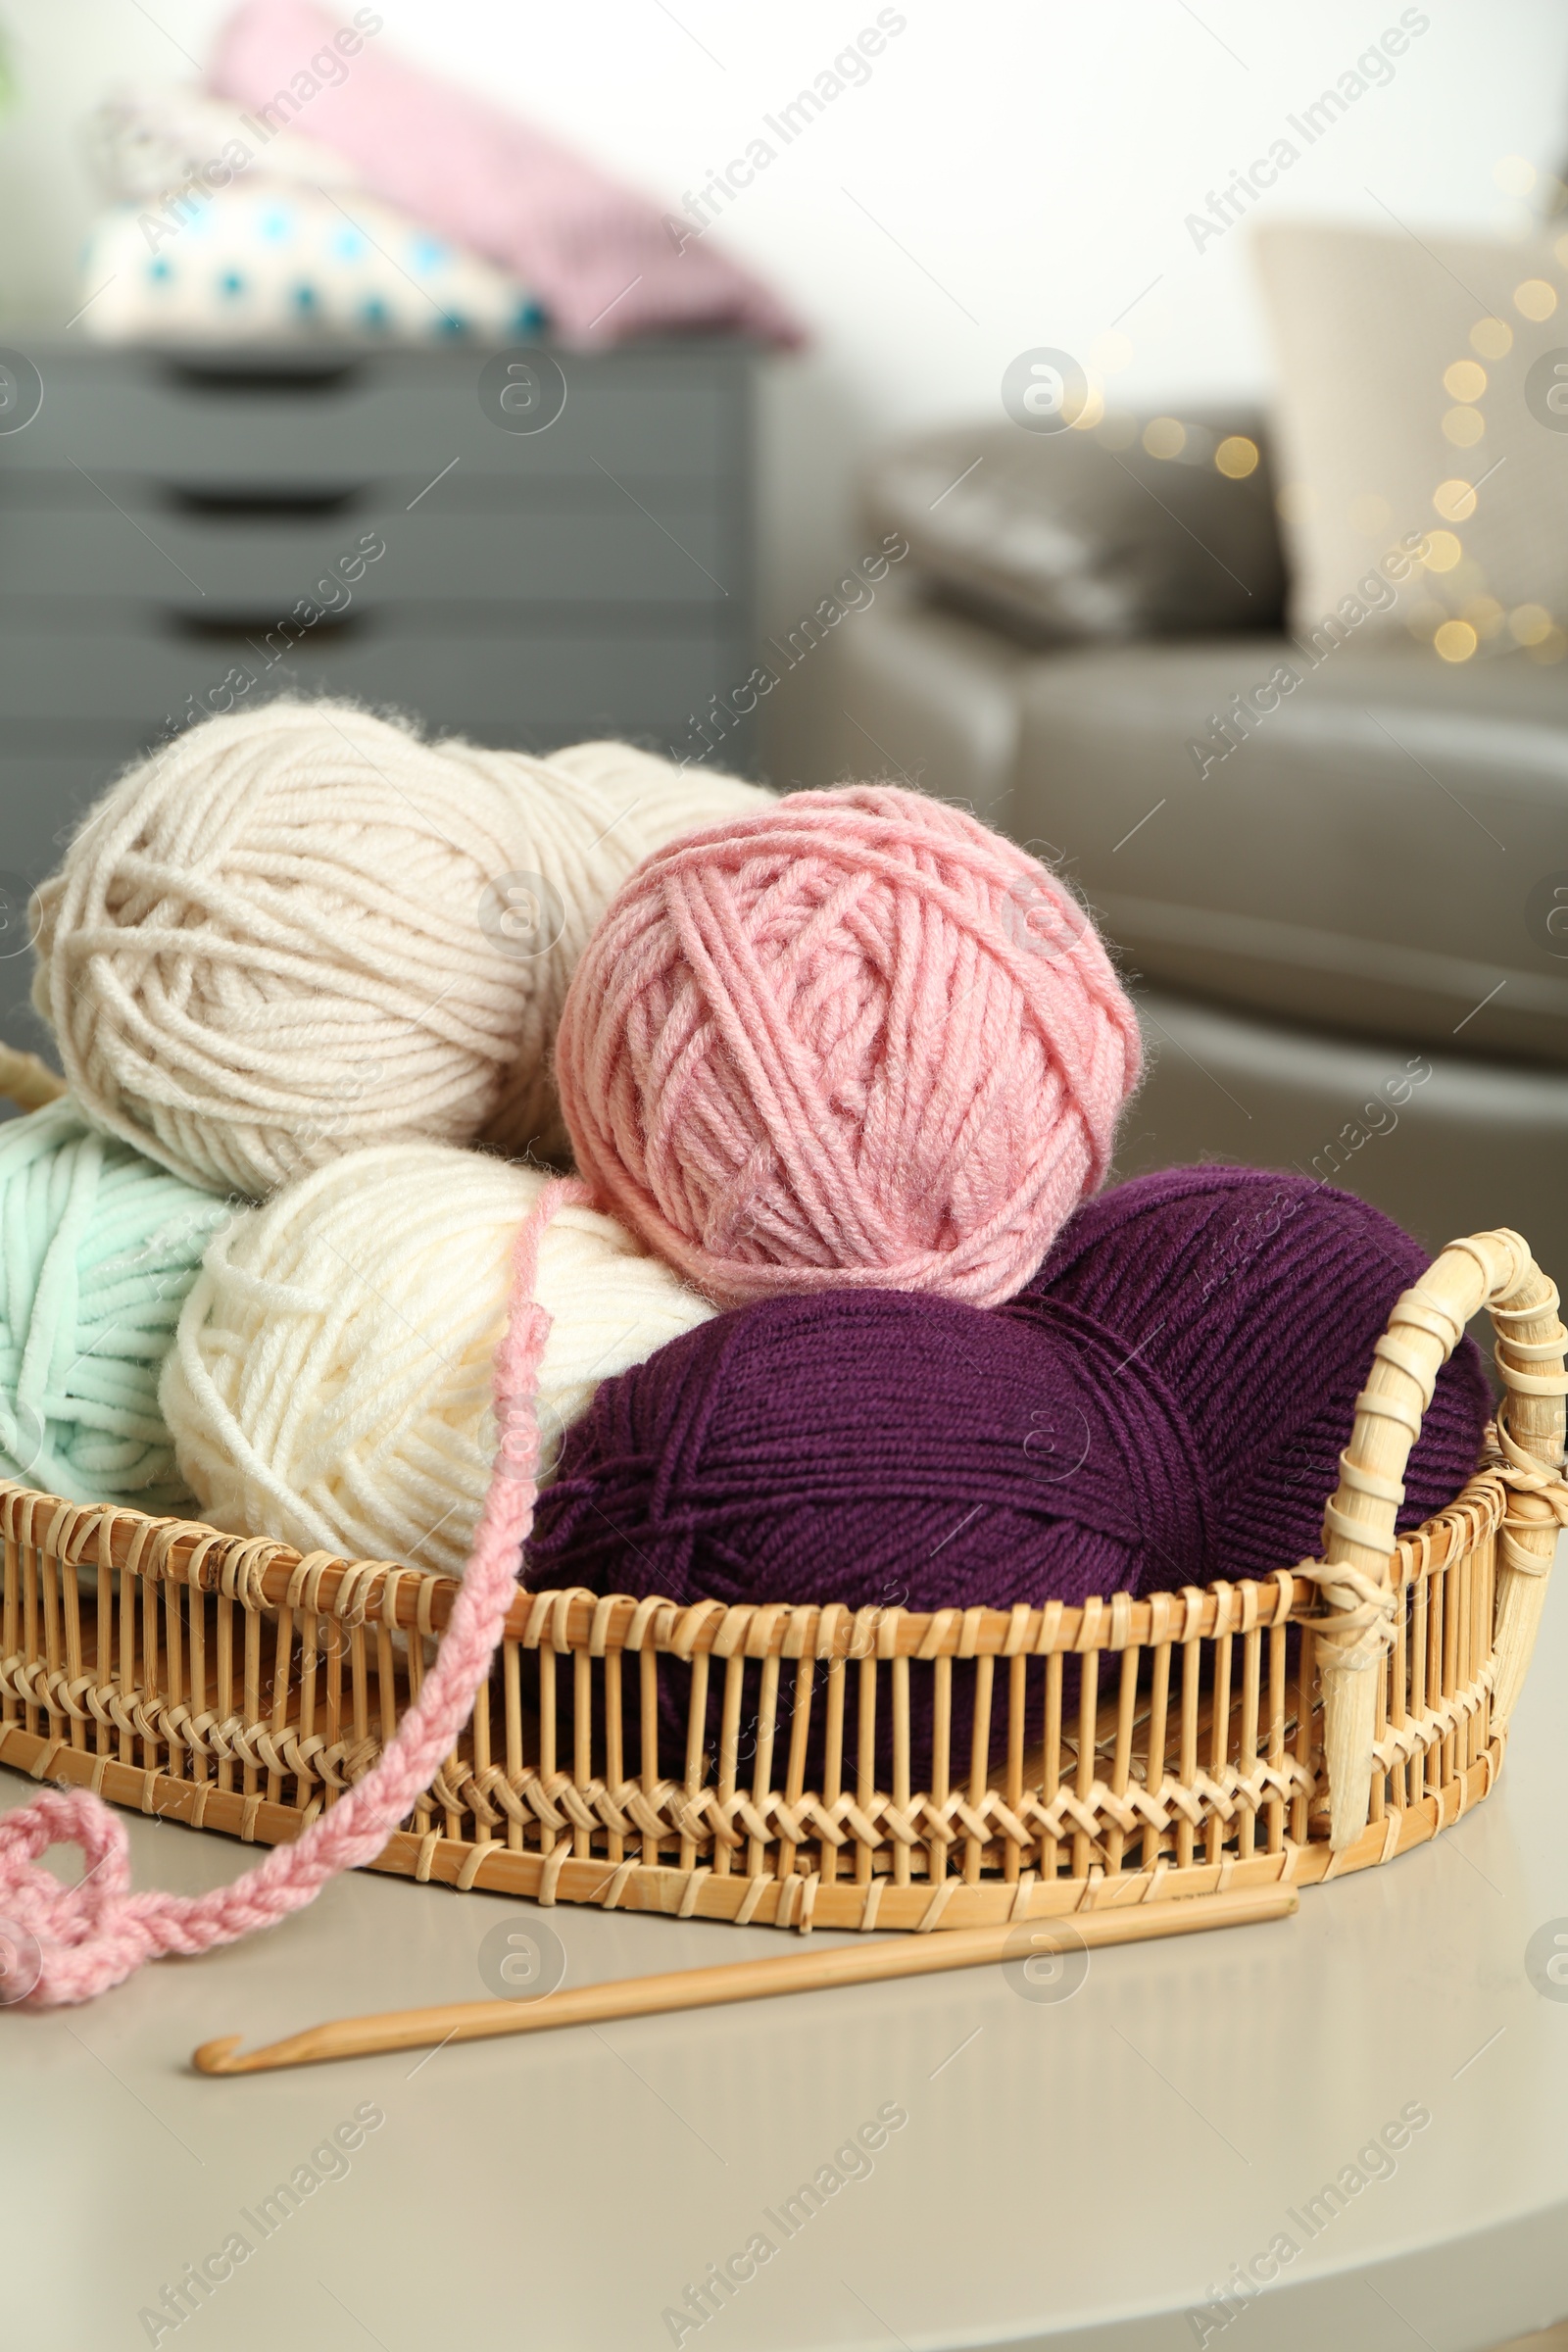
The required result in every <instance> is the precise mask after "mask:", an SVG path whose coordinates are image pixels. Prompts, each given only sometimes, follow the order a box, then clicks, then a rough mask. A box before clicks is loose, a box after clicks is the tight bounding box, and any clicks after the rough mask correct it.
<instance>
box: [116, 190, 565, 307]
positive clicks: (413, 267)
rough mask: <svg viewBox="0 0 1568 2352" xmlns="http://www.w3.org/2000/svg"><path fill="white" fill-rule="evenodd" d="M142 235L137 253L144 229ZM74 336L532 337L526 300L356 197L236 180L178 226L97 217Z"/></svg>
mask: <svg viewBox="0 0 1568 2352" xmlns="http://www.w3.org/2000/svg"><path fill="white" fill-rule="evenodd" d="M146 221H153V224H154V239H155V241H154V243H153V245H152V249H151V250H149V237H148V233H147V229H146V226H145V222H146ZM82 283H83V286H84V287H85V288H86V289H87V290H88V291H89V294H90V295H91V294H94V293H95V294H96V299H95V300H90V301H89V306H88V308H87V310H86V311H85V313H84V314H83V318H82V329H83V332H84V333H87V334H90V335H92V336H94V337H96V338H97V340H99V341H100V342H111V343H115V342H137V343H155V342H174V343H197V342H222V343H232V342H240V341H244V342H250V341H256V340H261V341H273V340H276V339H277V338H278V337H286V336H290V335H298V334H302V333H304V334H310V335H315V334H322V333H324V334H327V335H338V336H359V335H372V336H375V337H378V338H379V337H385V338H386V339H387V340H389V341H395V342H405V343H428V342H431V341H437V342H444V341H448V340H450V339H451V338H453V337H454V336H460V335H466V336H472V337H474V338H476V339H477V340H479V341H483V342H505V341H506V340H507V339H508V337H510V336H514V335H517V336H528V335H533V334H536V333H537V332H538V330H539V327H540V325H541V324H542V315H541V313H540V311H539V309H538V307H537V305H536V304H535V303H534V302H533V301H532V299H531V298H530V297H529V295H528V294H527V292H526V291H525V290H524V289H523V288H522V287H521V286H519V285H517V284H516V283H515V280H514V279H512V278H510V277H508V276H506V275H505V274H504V273H503V272H502V271H501V270H496V269H493V268H492V267H491V265H490V264H489V263H488V262H485V261H481V260H479V259H478V257H477V256H476V255H474V254H470V253H464V252H462V251H460V250H459V249H458V248H457V247H455V246H452V245H449V244H447V243H446V242H445V241H444V239H442V238H440V237H435V236H432V235H431V234H430V232H429V231H428V230H427V229H424V228H421V227H420V226H419V225H418V223H417V221H410V220H408V219H406V218H405V217H404V216H403V215H402V214H400V213H395V212H394V211H393V210H392V209H391V207H390V206H388V205H384V204H378V203H377V202H376V201H375V199H374V198H373V197H370V196H366V195H364V194H362V193H360V192H359V191H357V190H351V191H349V192H348V195H347V199H346V205H345V204H340V203H339V202H338V201H337V200H336V199H335V198H333V197H332V196H329V195H327V194H326V193H325V192H324V191H323V192H318V191H317V190H316V189H314V188H308V187H303V186H292V185H284V184H282V183H280V182H278V183H274V182H271V181H268V180H250V179H246V180H243V181H236V182H235V184H234V185H232V186H230V187H226V188H221V189H220V190H219V191H218V193H217V194H216V195H214V196H212V197H210V198H209V199H208V200H207V201H206V202H205V203H204V204H201V205H199V206H194V207H192V208H191V210H190V213H189V217H188V218H187V219H186V220H185V221H183V222H180V221H177V219H176V221H175V222H174V224H173V225H172V226H171V225H170V224H169V223H168V222H166V221H161V220H157V219H155V217H154V216H153V215H151V214H145V215H144V214H143V213H142V212H141V211H140V210H139V209H138V207H137V206H136V205H135V204H122V205H116V206H114V207H113V208H112V209H111V210H110V211H108V212H106V213H103V214H101V215H100V217H99V219H98V221H97V222H96V224H95V226H94V228H93V230H92V233H91V235H90V236H89V238H88V241H87V250H86V254H85V256H84V258H83V261H82Z"/></svg>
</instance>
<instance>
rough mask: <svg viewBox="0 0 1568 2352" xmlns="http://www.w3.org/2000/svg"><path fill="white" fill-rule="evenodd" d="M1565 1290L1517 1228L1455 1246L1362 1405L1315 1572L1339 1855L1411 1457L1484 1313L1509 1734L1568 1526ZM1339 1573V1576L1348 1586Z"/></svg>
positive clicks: (1352, 1810) (1364, 1761)
mask: <svg viewBox="0 0 1568 2352" xmlns="http://www.w3.org/2000/svg"><path fill="white" fill-rule="evenodd" d="M1558 1303H1559V1300H1558V1296H1557V1286H1556V1284H1555V1283H1553V1282H1551V1281H1549V1280H1548V1279H1547V1277H1546V1276H1545V1275H1544V1274H1543V1273H1542V1271H1541V1269H1540V1267H1539V1266H1538V1265H1537V1264H1536V1262H1535V1259H1534V1258H1533V1257H1532V1256H1531V1254H1530V1250H1529V1246H1528V1244H1527V1243H1525V1242H1524V1241H1523V1240H1522V1239H1521V1237H1520V1236H1519V1235H1518V1234H1517V1233H1513V1232H1511V1231H1509V1230H1508V1229H1506V1228H1502V1229H1499V1230H1498V1231H1497V1232H1495V1233H1478V1234H1473V1235H1472V1236H1471V1237H1470V1238H1469V1240H1467V1241H1457V1242H1450V1243H1449V1244H1448V1247H1447V1248H1446V1250H1444V1252H1443V1254H1442V1255H1441V1257H1438V1258H1436V1259H1435V1260H1434V1261H1433V1263H1432V1265H1431V1266H1430V1267H1429V1268H1428V1270H1427V1272H1426V1273H1425V1274H1423V1276H1422V1277H1421V1280H1420V1281H1419V1282H1418V1283H1416V1284H1414V1285H1413V1286H1412V1288H1411V1289H1409V1290H1407V1291H1405V1292H1404V1293H1403V1294H1402V1295H1401V1297H1400V1298H1399V1299H1397V1300H1396V1302H1395V1305H1394V1310H1393V1312H1392V1314H1391V1315H1390V1317H1389V1327H1388V1330H1387V1331H1386V1332H1385V1333H1384V1335H1383V1337H1382V1338H1381V1339H1380V1340H1379V1341H1378V1344H1377V1347H1376V1348H1375V1349H1374V1351H1373V1363H1372V1369H1371V1372H1370V1374H1369V1375H1368V1378H1367V1384H1366V1387H1365V1388H1364V1389H1363V1390H1362V1392H1361V1394H1360V1396H1359V1397H1357V1398H1356V1404H1355V1427H1354V1429H1353V1430H1352V1432H1351V1435H1350V1443H1349V1445H1348V1446H1347V1447H1346V1449H1345V1451H1344V1452H1343V1453H1342V1454H1341V1456H1340V1483H1339V1485H1338V1487H1337V1488H1336V1489H1335V1491H1334V1494H1333V1496H1332V1497H1331V1499H1330V1501H1329V1503H1328V1505H1327V1507H1326V1509H1325V1510H1324V1513H1323V1559H1324V1565H1323V1567H1322V1568H1321V1569H1319V1571H1318V1582H1319V1584H1320V1585H1321V1588H1322V1593H1323V1598H1324V1601H1325V1603H1326V1604H1327V1608H1328V1612H1329V1614H1328V1615H1327V1617H1326V1618H1325V1619H1324V1620H1323V1622H1322V1623H1321V1624H1320V1625H1319V1626H1318V1629H1317V1632H1318V1640H1319V1642H1320V1643H1321V1645H1322V1646H1321V1648H1320V1651H1319V1663H1320V1666H1321V1669H1322V1675H1323V1745H1324V1761H1325V1764H1326V1767H1327V1771H1328V1783H1329V1843H1330V1845H1331V1847H1332V1848H1333V1850H1334V1851H1335V1852H1340V1851H1342V1850H1343V1849H1344V1848H1345V1847H1346V1846H1348V1845H1353V1844H1354V1842H1355V1840H1356V1838H1358V1837H1359V1836H1360V1835H1361V1832H1362V1831H1363V1830H1364V1829H1365V1827H1366V1824H1367V1817H1368V1814H1369V1812H1370V1810H1371V1794H1372V1765H1373V1755H1372V1747H1373V1740H1374V1738H1375V1736H1376V1722H1377V1696H1378V1688H1379V1679H1380V1678H1379V1675H1378V1673H1377V1672H1376V1671H1370V1670H1373V1669H1376V1668H1378V1667H1380V1666H1381V1663H1382V1659H1383V1654H1384V1652H1385V1650H1386V1649H1387V1648H1388V1646H1389V1643H1390V1642H1391V1641H1392V1639H1393V1633H1394V1614H1395V1610H1396V1607H1397V1599H1396V1595H1395V1593H1394V1591H1393V1589H1392V1585H1391V1582H1390V1574H1389V1570H1390V1562H1391V1560H1392V1559H1393V1556H1394V1553H1395V1551H1396V1549H1397V1542H1396V1537H1395V1521H1396V1518H1397V1513H1398V1508H1399V1505H1400V1503H1401V1502H1402V1501H1403V1500H1404V1487H1403V1483H1402V1481H1403V1478H1404V1470H1405V1464H1406V1463H1407V1461H1408V1460H1409V1457H1410V1448H1411V1446H1413V1445H1414V1444H1415V1441H1416V1440H1417V1438H1418V1437H1419V1436H1420V1434H1421V1416H1422V1414H1423V1413H1424V1412H1425V1411H1426V1408H1427V1406H1428V1405H1429V1404H1430V1403H1431V1401H1432V1391H1433V1386H1434V1383H1435V1382H1436V1380H1437V1376H1438V1373H1439V1372H1440V1370H1441V1369H1442V1367H1443V1365H1444V1364H1445V1363H1446V1361H1447V1359H1448V1357H1449V1356H1450V1355H1451V1354H1452V1352H1453V1350H1454V1348H1456V1347H1457V1346H1458V1344H1459V1340H1460V1338H1461V1336H1462V1334H1463V1331H1464V1327H1465V1325H1466V1324H1467V1323H1468V1322H1469V1320H1470V1318H1471V1316H1472V1315H1473V1314H1475V1313H1477V1312H1478V1310H1479V1309H1480V1308H1481V1307H1483V1306H1486V1307H1490V1309H1491V1310H1492V1320H1493V1327H1494V1329H1495V1332H1496V1334H1497V1345H1496V1348H1495V1360H1496V1365H1497V1370H1498V1373H1499V1374H1500V1376H1501V1379H1502V1383H1503V1386H1504V1388H1505V1390H1506V1392H1507V1394H1506V1396H1505V1397H1504V1398H1503V1401H1502V1403H1501V1404H1500V1405H1499V1406H1498V1408H1497V1424H1496V1426H1497V1441H1498V1445H1499V1447H1500V1449H1501V1452H1502V1455H1503V1461H1502V1465H1501V1469H1500V1473H1499V1475H1500V1476H1501V1477H1502V1478H1503V1479H1504V1480H1505V1481H1506V1483H1507V1485H1508V1486H1509V1487H1510V1488H1511V1489H1512V1490H1513V1492H1512V1495H1511V1498H1510V1507H1509V1510H1508V1513H1507V1515H1506V1517H1505V1518H1504V1520H1503V1524H1502V1528H1501V1530H1500V1552H1501V1556H1500V1559H1499V1561H1498V1573H1497V1604H1496V1612H1495V1624H1494V1651H1495V1661H1496V1663H1495V1681H1494V1695H1493V1717H1494V1721H1495V1723H1497V1724H1498V1725H1499V1726H1500V1725H1501V1724H1503V1723H1505V1722H1506V1721H1507V1718H1508V1715H1509V1713H1510V1712H1511V1710H1512V1707H1513V1704H1514V1701H1515V1699H1516V1698H1517V1697H1518V1694H1519V1689H1520V1685H1521V1684H1522V1683H1523V1681H1524V1676H1525V1670H1526V1668H1527V1667H1528V1665H1529V1663H1530V1653H1531V1650H1532V1648H1533V1647H1534V1644H1535V1638H1536V1631H1537V1628H1538V1626H1539V1624H1540V1621H1541V1611H1542V1607H1543V1604H1544V1599H1545V1590H1546V1584H1545V1580H1546V1576H1547V1573H1548V1571H1549V1569H1550V1567H1551V1561H1552V1556H1553V1553H1554V1551H1555V1549H1556V1541H1557V1530H1558V1528H1559V1527H1563V1526H1568V1485H1565V1484H1564V1483H1563V1479H1562V1476H1561V1471H1562V1464H1563V1435H1564V1415H1565V1403H1564V1400H1565V1398H1568V1377H1565V1374H1564V1350H1565V1348H1568V1332H1565V1331H1564V1329H1563V1326H1562V1324H1561V1322H1560V1321H1559V1320H1558V1316H1557V1308H1558ZM1336 1570H1338V1571H1339V1572H1340V1573H1338V1574H1336V1573H1335V1571H1336Z"/></svg>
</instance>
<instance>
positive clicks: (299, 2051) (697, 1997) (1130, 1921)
mask: <svg viewBox="0 0 1568 2352" xmlns="http://www.w3.org/2000/svg"><path fill="white" fill-rule="evenodd" d="M1296 1905H1297V1894H1296V1888H1295V1887H1291V1886H1274V1887H1239V1888H1233V1889H1231V1890H1230V1891H1228V1892H1227V1893H1224V1894H1205V1895H1195V1896H1190V1897H1188V1898H1186V1899H1185V1900H1182V1901H1179V1902H1154V1903H1124V1904H1121V1905H1119V1906H1117V1907H1116V1908H1113V1909H1111V1908H1107V1909H1105V1910H1103V1911H1072V1912H1065V1913H1063V1914H1061V1915H1060V1916H1059V1917H1056V1918H1054V1919H1035V1920H1029V1921H1025V1922H1019V1921H1009V1922H1008V1924H1007V1925H1006V1926H1005V1927H1000V1928H955V1929H951V1930H948V1931H942V1930H938V1931H936V1932H934V1933H933V1934H931V1935H929V1936H912V1935H904V1936H878V1937H877V1938H876V1939H875V1941H871V1940H870V1939H867V1941H865V1942H864V1943H845V1944H832V1945H827V1944H824V1945H820V1946H818V1948H817V1949H816V1950H815V1951H809V1952H791V1953H786V1954H784V1955H782V1956H781V1957H780V1958H779V1959H776V1960H731V1961H726V1962H723V1963H722V1964H721V1965H720V1966H719V1967H717V1968H688V1969H681V1970H678V1971H677V1972H676V1973H675V1974H673V1975H670V1976H662V1977H628V1978H623V1979H621V1980H620V1981H619V1982H616V1983H613V1984H609V1985H577V1986H574V1987H573V1988H572V1989H571V1990H570V1991H568V1992H553V1993H549V1994H547V1995H546V1997H545V1998H544V1999H543V2000H538V2001H450V2002H448V2003H446V2004H445V2006H444V2007H440V2008H435V2009H389V2010H386V2011H384V2012H383V2013H382V2014H381V2015H380V2016H378V2017H340V2018H334V2019H333V2020H332V2021H331V2023H330V2024H328V2025H324V2026H310V2027H307V2029H306V2031H305V2032H304V2033H303V2034H289V2035H288V2036H287V2037H286V2039H284V2040H282V2041H272V2042H269V2043H268V2044H267V2046H266V2047H265V2048H264V2049H260V2050H252V2051H251V2052H250V2053H249V2055H248V2056H246V2057H243V2058H242V2057H239V2056H237V2055H236V2053H237V2051H238V2049H239V2045H240V2043H241V2042H242V2041H243V2039H244V2035H243V2034H224V2035H223V2036H222V2037H221V2039H219V2040H217V2041H204V2042H203V2043H202V2046H201V2048H200V2049H199V2050H196V2051H194V2052H193V2053H192V2060H191V2063H192V2064H193V2065H194V2066H195V2068H196V2069H197V2071H198V2073H200V2074H204V2075H259V2074H266V2073H270V2071H271V2069H272V2068H274V2067H279V2066H318V2065H319V2064H321V2063H322V2062H323V2061H324V2060H326V2059H329V2058H369V2057H374V2056H376V2055H378V2054H379V2053H380V2052H382V2051H386V2050H419V2049H424V2048H426V2047H428V2046H430V2045H440V2044H444V2043H446V2042H449V2041H483V2040H485V2039H486V2038H487V2037H488V2036H490V2035H492V2034H547V2033H549V2032H551V2031H552V2030H553V2029H554V2028H555V2027H558V2026H600V2025H607V2024H609V2023H610V2022H611V2021H612V2020H613V2019H616V2018H622V2017H655V2016H658V2015H661V2014H662V2013H665V2012H668V2011H670V2010H675V2009H706V2008H713V2007H716V2006H717V2005H718V2004H719V2003H721V2002H725V2001H758V2000H766V1999H770V1998H771V1997H772V1996H773V1995H775V1994H778V1993H786V1992H820V1991H823V1990H825V1989H826V1988H827V1987H828V1986H830V1985H872V1984H876V1983H879V1982H880V1981H881V1980H882V1979H884V1978H887V1977H921V1976H930V1975H934V1974H935V1973H936V1972H938V1971H939V1970H942V1969H950V1968H976V1967H978V1966H980V1965H981V1964H982V1963H983V1962H985V1961H988V1960H1003V1959H1006V1958H1009V1957H1010V1958H1014V1959H1024V1958H1027V1956H1028V1953H1027V1947H1022V1948H1020V1942H1019V1936H1020V1930H1021V1928H1023V1927H1030V1928H1034V1929H1035V1930H1037V1931H1047V1932H1049V1931H1050V1930H1051V1929H1053V1928H1070V1929H1071V1930H1072V1931H1073V1933H1074V1934H1075V1935H1076V1936H1078V1937H1080V1938H1081V1940H1082V1942H1083V1944H1084V1945H1085V1946H1087V1947H1090V1948H1098V1947H1099V1946H1100V1945H1102V1944H1112V1943H1139V1942H1142V1941H1144V1940H1145V1939H1146V1938H1148V1937H1151V1936H1192V1935H1197V1934H1201V1932H1202V1931H1203V1930H1204V1929H1206V1928H1241V1927H1246V1926H1248V1925H1249V1924H1250V1923H1251V1922H1254V1921H1257V1920H1264V1919H1286V1918H1288V1917H1289V1916H1290V1915H1291V1914H1292V1913H1293V1912H1294V1911H1295V1909H1296Z"/></svg>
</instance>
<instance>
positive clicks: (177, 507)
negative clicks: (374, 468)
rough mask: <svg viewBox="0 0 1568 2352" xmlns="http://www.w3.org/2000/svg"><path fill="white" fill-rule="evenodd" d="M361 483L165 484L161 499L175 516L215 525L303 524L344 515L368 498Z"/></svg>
mask: <svg viewBox="0 0 1568 2352" xmlns="http://www.w3.org/2000/svg"><path fill="white" fill-rule="evenodd" d="M367 489H368V485H367V484H366V483H364V482H352V483H348V484H346V485H345V484H340V483H324V484H322V485H321V487H320V488H319V489H318V488H316V487H314V486H313V485H312V484H310V483H308V482H234V483H214V484H207V485H203V484H192V483H188V482H166V483H165V484H164V485H163V490H162V497H163V503H164V505H165V506H166V507H169V508H172V510H173V512H174V513H175V514H178V515H202V516H204V517H210V518H211V519H212V520H214V521H229V520H233V521H238V520H249V519H252V518H254V517H257V516H262V517H269V518H270V517H273V516H275V517H277V519H279V520H280V521H294V520H305V519H308V518H309V517H310V516H312V515H343V514H346V513H347V512H349V510H350V509H352V508H354V507H357V506H358V505H359V504H360V502H361V501H362V500H363V499H364V498H365V497H366V495H367Z"/></svg>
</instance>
